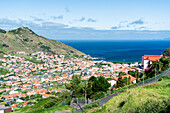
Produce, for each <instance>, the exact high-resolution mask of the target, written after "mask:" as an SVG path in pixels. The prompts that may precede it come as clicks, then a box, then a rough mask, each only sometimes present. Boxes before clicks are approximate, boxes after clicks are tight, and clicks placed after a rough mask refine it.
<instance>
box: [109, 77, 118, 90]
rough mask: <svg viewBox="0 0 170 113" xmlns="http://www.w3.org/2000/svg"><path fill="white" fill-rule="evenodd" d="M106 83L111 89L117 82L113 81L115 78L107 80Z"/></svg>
mask: <svg viewBox="0 0 170 113" xmlns="http://www.w3.org/2000/svg"><path fill="white" fill-rule="evenodd" d="M107 81H108V82H109V83H110V84H111V87H110V88H111V89H112V88H113V85H114V84H116V83H117V81H116V80H115V78H113V79H109V80H107Z"/></svg>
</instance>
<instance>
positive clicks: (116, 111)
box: [88, 75, 170, 113]
mask: <svg viewBox="0 0 170 113" xmlns="http://www.w3.org/2000/svg"><path fill="white" fill-rule="evenodd" d="M91 112H93V113H160V112H161V113H166V112H167V113H168V112H170V75H168V76H164V77H162V78H160V79H159V81H158V82H156V83H152V84H149V85H146V86H143V87H139V88H135V89H130V90H129V91H126V92H123V93H121V94H119V95H118V96H116V97H113V98H112V99H111V100H109V101H108V102H107V103H106V104H105V105H104V106H103V107H102V108H94V109H91V110H89V111H88V113H91Z"/></svg>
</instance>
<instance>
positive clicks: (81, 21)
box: [0, 0, 170, 40]
mask: <svg viewBox="0 0 170 113" xmlns="http://www.w3.org/2000/svg"><path fill="white" fill-rule="evenodd" d="M0 3H1V7H0V11H1V13H0V28H1V29H5V30H11V29H15V28H18V27H21V26H26V27H29V28H30V29H32V30H33V31H35V32H36V33H38V34H39V35H43V36H46V37H47V38H52V39H56V40H92V39H93V40H119V39H120V40H148V39H150V40H158V39H162V40H163V39H170V21H169V19H170V13H169V11H170V0H0Z"/></svg>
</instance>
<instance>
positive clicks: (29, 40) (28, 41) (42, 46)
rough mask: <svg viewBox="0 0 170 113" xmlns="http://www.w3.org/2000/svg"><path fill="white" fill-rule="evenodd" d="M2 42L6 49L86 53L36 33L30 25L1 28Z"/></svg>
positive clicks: (0, 40)
mask: <svg viewBox="0 0 170 113" xmlns="http://www.w3.org/2000/svg"><path fill="white" fill-rule="evenodd" d="M0 44H1V46H2V47H3V48H4V49H7V50H13V51H15V52H17V51H25V52H26V53H27V54H31V53H34V52H38V51H46V52H48V53H55V54H64V55H73V54H75V55H85V54H84V53H82V52H80V51H78V50H76V49H75V48H72V47H70V46H68V45H66V44H64V43H61V42H59V41H56V40H52V39H48V38H45V37H43V36H40V35H38V34H36V33H35V32H34V31H32V30H31V29H29V28H28V27H19V28H17V29H14V30H9V31H5V30H3V29H0Z"/></svg>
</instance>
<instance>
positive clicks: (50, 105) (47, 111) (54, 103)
mask: <svg viewBox="0 0 170 113" xmlns="http://www.w3.org/2000/svg"><path fill="white" fill-rule="evenodd" d="M35 103H36V104H35V105H33V106H26V107H23V108H20V109H15V110H14V113H54V112H56V111H67V112H70V111H72V110H73V108H72V107H70V106H66V105H60V103H61V100H60V99H58V98H53V97H48V98H44V99H40V100H39V101H38V102H35Z"/></svg>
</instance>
